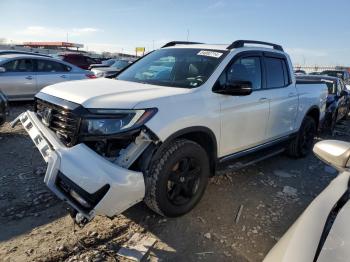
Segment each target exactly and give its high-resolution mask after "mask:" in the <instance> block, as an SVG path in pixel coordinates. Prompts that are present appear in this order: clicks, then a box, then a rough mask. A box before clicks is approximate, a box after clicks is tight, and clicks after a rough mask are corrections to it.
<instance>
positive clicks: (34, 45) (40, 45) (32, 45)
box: [23, 42, 84, 51]
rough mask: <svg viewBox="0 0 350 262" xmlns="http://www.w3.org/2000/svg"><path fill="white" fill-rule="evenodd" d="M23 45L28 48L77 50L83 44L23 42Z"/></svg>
mask: <svg viewBox="0 0 350 262" xmlns="http://www.w3.org/2000/svg"><path fill="white" fill-rule="evenodd" d="M23 46H24V47H30V48H43V49H64V50H67V49H69V48H76V51H79V48H83V47H84V45H83V44H76V43H69V42H24V43H23Z"/></svg>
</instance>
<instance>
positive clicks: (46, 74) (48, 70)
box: [0, 54, 96, 101]
mask: <svg viewBox="0 0 350 262" xmlns="http://www.w3.org/2000/svg"><path fill="white" fill-rule="evenodd" d="M90 78H96V76H95V75H94V74H93V73H92V72H90V71H87V70H83V69H81V68H79V67H77V66H74V65H72V64H69V63H67V62H64V61H61V60H57V59H54V58H50V57H43V56H37V55H25V54H8V55H0V90H1V91H2V92H3V93H4V94H5V95H6V96H7V97H8V100H9V101H17V100H31V99H34V95H35V94H36V93H38V92H39V91H40V90H41V89H42V88H44V87H45V86H48V85H52V84H56V83H59V82H63V81H71V80H81V79H90Z"/></svg>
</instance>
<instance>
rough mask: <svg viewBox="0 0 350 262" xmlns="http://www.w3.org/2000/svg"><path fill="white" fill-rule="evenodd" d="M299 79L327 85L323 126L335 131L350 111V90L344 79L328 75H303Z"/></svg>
mask: <svg viewBox="0 0 350 262" xmlns="http://www.w3.org/2000/svg"><path fill="white" fill-rule="evenodd" d="M297 79H298V80H299V81H302V80H314V81H320V82H323V83H325V84H326V85H327V87H328V96H327V106H326V117H325V121H324V124H323V128H324V129H325V130H329V131H331V132H333V131H334V128H335V126H336V124H337V123H338V122H339V121H340V120H344V119H346V118H347V116H348V114H349V111H350V91H348V90H347V89H346V87H345V84H344V82H343V80H342V79H341V78H339V77H333V76H327V75H301V76H297Z"/></svg>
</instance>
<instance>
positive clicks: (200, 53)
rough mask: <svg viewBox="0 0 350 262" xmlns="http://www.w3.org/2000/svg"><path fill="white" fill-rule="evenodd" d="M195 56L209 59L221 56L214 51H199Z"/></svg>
mask: <svg viewBox="0 0 350 262" xmlns="http://www.w3.org/2000/svg"><path fill="white" fill-rule="evenodd" d="M197 55H203V56H210V57H215V58H219V57H220V56H222V53H220V52H214V51H206V50H201V51H199V52H198V54H197Z"/></svg>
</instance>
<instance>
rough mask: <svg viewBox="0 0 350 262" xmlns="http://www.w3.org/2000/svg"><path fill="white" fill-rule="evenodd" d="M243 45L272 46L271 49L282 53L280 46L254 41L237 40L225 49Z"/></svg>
mask: <svg viewBox="0 0 350 262" xmlns="http://www.w3.org/2000/svg"><path fill="white" fill-rule="evenodd" d="M245 44H257V45H268V46H272V47H273V49H276V50H279V51H282V52H283V48H282V46H280V45H276V44H272V43H268V42H262V41H255V40H237V41H234V42H233V43H232V44H230V45H229V46H228V47H227V49H233V48H239V47H244V45H245Z"/></svg>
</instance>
